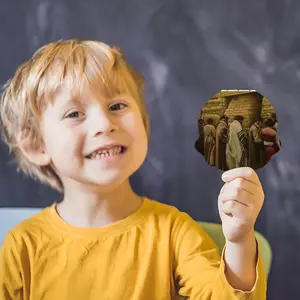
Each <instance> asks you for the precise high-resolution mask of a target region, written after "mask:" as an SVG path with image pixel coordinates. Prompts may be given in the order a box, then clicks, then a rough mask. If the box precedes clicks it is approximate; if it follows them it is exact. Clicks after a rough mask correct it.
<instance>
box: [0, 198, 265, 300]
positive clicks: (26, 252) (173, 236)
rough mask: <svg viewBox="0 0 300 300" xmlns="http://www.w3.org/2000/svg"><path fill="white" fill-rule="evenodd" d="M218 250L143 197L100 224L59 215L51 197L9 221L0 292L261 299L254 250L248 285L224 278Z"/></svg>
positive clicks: (91, 299)
mask: <svg viewBox="0 0 300 300" xmlns="http://www.w3.org/2000/svg"><path fill="white" fill-rule="evenodd" d="M224 269H225V264H224V261H223V256H222V258H221V259H220V256H219V254H218V250H217V248H216V246H215V244H214V243H213V242H212V240H211V239H210V238H209V237H208V235H207V234H206V233H205V232H204V231H203V230H202V229H201V228H200V227H199V225H198V224H197V223H196V222H195V221H194V220H192V218H190V217H189V216H188V215H187V214H185V213H183V212H180V211H178V210H177V209H176V208H175V207H173V206H169V205H165V204H161V203H159V202H156V201H153V200H150V199H148V198H144V202H143V204H142V205H141V207H140V208H139V209H138V210H137V211H136V212H135V213H133V214H132V215H130V216H129V217H127V218H125V219H123V220H121V221H119V222H116V223H114V224H112V225H109V226H106V227H103V228H79V227H74V226H72V225H70V224H67V223H66V222H64V221H63V220H62V219H61V218H60V217H59V215H58V214H57V212H56V209H55V204H53V205H52V206H50V207H47V208H45V209H44V210H43V211H41V212H40V213H39V214H37V215H35V216H33V217H31V218H29V219H27V220H25V221H23V222H22V223H20V224H19V225H17V226H16V227H15V228H13V229H12V230H11V231H10V232H9V233H8V235H7V236H6V239H5V241H4V244H3V246H2V248H1V252H0V299H1V300H4V299H5V300H8V299H14V300H17V299H22V300H87V299H88V300H98V299H101V300H167V299H175V295H176V291H177V292H179V294H180V295H182V296H187V297H190V299H191V300H194V299H203V300H208V299H211V300H223V299H224V300H232V299H236V300H238V299H240V300H246V299H247V300H248V299H251V300H264V299H266V280H265V274H264V269H263V265H262V260H261V256H260V255H259V257H258V262H257V280H256V283H255V286H254V288H253V290H252V291H251V292H242V291H238V290H234V289H233V288H232V287H231V286H230V285H229V284H228V283H227V281H226V277H225V273H224Z"/></svg>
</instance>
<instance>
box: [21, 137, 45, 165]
mask: <svg viewBox="0 0 300 300" xmlns="http://www.w3.org/2000/svg"><path fill="white" fill-rule="evenodd" d="M17 141H18V145H19V147H20V149H21V151H22V152H23V154H24V155H25V156H26V158H27V159H28V160H29V161H30V162H32V163H33V164H35V165H38V166H47V165H49V164H50V163H51V157H50V155H49V154H48V153H47V151H46V149H45V147H44V146H43V145H42V143H40V144H39V145H34V144H33V141H32V140H31V139H30V138H29V137H28V136H27V137H25V136H24V135H22V134H19V135H18V137H17ZM36 144H37V143H36Z"/></svg>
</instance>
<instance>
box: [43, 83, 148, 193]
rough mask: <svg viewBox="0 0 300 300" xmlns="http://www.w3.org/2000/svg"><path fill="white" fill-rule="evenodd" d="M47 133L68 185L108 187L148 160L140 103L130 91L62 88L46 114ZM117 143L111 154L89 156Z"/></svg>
mask: <svg viewBox="0 0 300 300" xmlns="http://www.w3.org/2000/svg"><path fill="white" fill-rule="evenodd" d="M41 126H42V134H43V139H44V144H45V151H46V153H47V155H48V158H49V162H51V161H52V163H53V164H54V166H55V168H56V171H57V173H58V175H59V176H60V178H61V180H62V181H63V183H64V186H65V187H66V186H67V184H69V182H73V183H74V181H75V182H78V183H81V184H87V185H91V186H94V187H97V188H103V189H105V190H107V189H110V188H111V187H116V186H118V185H119V184H121V183H123V182H124V181H125V180H127V179H128V178H129V177H130V176H131V175H132V174H133V173H134V172H135V171H136V170H137V169H138V168H139V167H140V166H141V165H142V163H143V162H144V159H145V157H146V154H147V149H148V138H147V134H146V131H145V127H144V123H143V120H142V116H141V113H140V109H139V107H138V104H137V103H136V101H135V100H134V99H132V98H131V97H130V96H128V95H119V96H116V97H115V98H111V99H110V98H106V97H103V96H102V95H101V94H100V92H99V91H97V90H96V89H94V90H89V89H86V90H83V92H82V93H81V94H80V95H73V96H72V95H71V93H69V92H67V91H63V92H60V93H59V94H57V95H56V97H55V99H54V104H53V105H49V106H48V107H47V108H46V110H45V111H44V114H43V116H42V124H41ZM112 144H116V145H120V146H125V152H124V153H118V151H119V150H120V148H114V149H113V150H112V152H111V153H110V154H111V155H109V156H108V155H107V154H106V155H105V156H103V154H101V155H99V154H98V155H97V156H96V157H95V158H90V157H89V155H90V154H91V153H93V152H94V151H95V150H97V149H99V148H103V147H105V148H110V149H112V148H113V146H111V145H112Z"/></svg>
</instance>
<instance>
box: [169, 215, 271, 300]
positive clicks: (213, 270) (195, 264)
mask: <svg viewBox="0 0 300 300" xmlns="http://www.w3.org/2000/svg"><path fill="white" fill-rule="evenodd" d="M173 238H174V240H173V242H174V247H175V249H174V251H175V270H174V272H175V281H176V283H177V285H178V293H179V295H180V296H182V297H189V299H190V300H220V299H226V300H254V299H255V300H265V299H266V276H265V273H264V267H263V264H262V259H261V255H260V251H258V260H257V264H256V281H255V284H254V286H253V288H252V290H251V291H241V290H237V289H234V288H233V287H231V286H230V284H229V283H228V281H227V279H226V276H225V261H224V249H225V248H224V249H223V251H222V255H221V257H220V255H219V250H218V249H217V247H216V245H215V244H214V242H213V241H212V239H211V238H210V237H209V236H208V234H207V233H206V232H204V230H203V229H202V228H201V227H200V226H199V224H198V223H197V222H195V221H194V220H193V219H192V218H191V217H189V216H188V215H187V214H185V213H182V215H181V216H180V218H178V219H177V221H176V224H175V226H174V230H173Z"/></svg>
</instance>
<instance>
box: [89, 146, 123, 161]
mask: <svg viewBox="0 0 300 300" xmlns="http://www.w3.org/2000/svg"><path fill="white" fill-rule="evenodd" d="M126 150H127V148H126V147H124V146H115V147H112V148H109V149H103V150H98V151H94V152H93V153H91V154H90V155H88V156H86V158H88V159H101V158H104V157H113V156H118V155H121V154H123V153H125V152H126Z"/></svg>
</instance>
